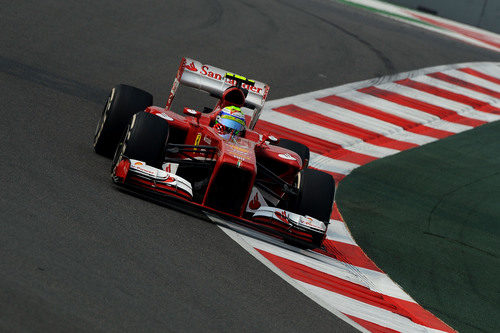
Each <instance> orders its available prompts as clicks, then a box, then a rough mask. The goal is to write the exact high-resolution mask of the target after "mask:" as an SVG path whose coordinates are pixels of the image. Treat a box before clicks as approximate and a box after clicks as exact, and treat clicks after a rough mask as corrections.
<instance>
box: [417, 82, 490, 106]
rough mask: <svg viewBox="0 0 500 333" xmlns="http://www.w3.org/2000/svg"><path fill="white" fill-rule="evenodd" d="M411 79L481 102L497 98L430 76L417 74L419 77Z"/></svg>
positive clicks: (488, 101)
mask: <svg viewBox="0 0 500 333" xmlns="http://www.w3.org/2000/svg"><path fill="white" fill-rule="evenodd" d="M413 80H415V81H417V82H422V83H425V84H428V85H431V86H434V87H438V88H441V89H445V90H448V91H452V92H454V93H456V94H461V95H464V96H468V97H471V98H474V99H478V100H480V101H483V102H485V103H488V104H492V103H495V102H496V101H497V99H496V98H495V97H492V96H489V95H486V94H482V93H480V92H477V91H474V90H470V89H467V88H464V87H460V86H457V85H455V84H452V83H448V82H446V81H442V80H439V79H435V78H433V77H430V76H419V77H415V78H413Z"/></svg>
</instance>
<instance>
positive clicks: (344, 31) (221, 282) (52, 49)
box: [0, 0, 499, 332]
mask: <svg viewBox="0 0 500 333" xmlns="http://www.w3.org/2000/svg"><path fill="white" fill-rule="evenodd" d="M0 13H1V14H0V17H1V20H0V31H1V34H0V45H2V47H1V49H0V52H1V53H0V69H1V73H0V79H1V82H2V89H1V90H0V96H1V101H2V105H1V112H2V115H1V121H0V144H1V147H0V152H1V158H0V184H1V195H0V226H1V232H0V331H48V330H50V331H95V330H103V331H124V330H126V331H188V330H189V331H235V330H243V331H286V332H293V331H295V332H304V331H310V330H315V331H318V332H322V331H330V332H331V331H347V330H349V329H350V327H349V326H348V325H347V324H345V323H343V322H342V321H340V320H339V319H337V318H336V317H334V316H333V315H332V314H331V313H329V312H328V311H326V310H324V309H322V308H321V307H319V306H318V305H316V304H315V303H314V302H313V301H311V300H309V299H308V298H307V297H306V296H304V295H302V294H300V293H299V292H298V291H296V290H295V289H294V288H292V287H291V286H289V285H288V284H287V283H286V282H284V281H283V280H281V279H280V278H279V277H278V276H276V275H275V274H274V273H272V272H271V271H269V270H268V269H267V268H265V267H264V266H263V265H261V264H260V263H259V262H257V260H255V259H254V258H252V257H251V256H250V255H248V254H247V253H246V252H245V250H243V249H242V248H241V247H239V246H238V245H237V244H236V243H234V242H233V241H232V240H231V239H230V238H229V237H227V236H226V235H225V234H224V233H223V232H222V231H221V230H220V229H219V228H218V227H216V226H215V225H213V224H210V223H207V222H205V221H201V220H198V219H195V218H191V217H188V216H186V215H184V214H182V213H179V212H176V211H175V210H171V209H168V208H165V207H161V206H158V205H155V204H153V203H150V202H146V201H143V200H141V199H138V198H136V197H133V196H131V195H128V194H125V193H122V192H120V191H118V190H117V189H115V188H113V187H112V186H111V184H110V179H109V168H110V161H108V160H107V159H105V158H102V157H100V156H97V155H96V154H94V153H93V151H92V148H91V142H92V137H93V132H94V129H95V125H96V122H97V119H98V117H99V114H100V112H101V110H102V105H103V103H104V101H105V99H106V97H107V94H108V91H109V89H110V88H111V87H112V86H113V85H115V84H117V83H128V84H132V85H136V86H138V87H141V88H143V89H146V90H149V91H150V92H151V93H153V95H154V96H155V104H157V105H162V104H164V103H165V101H166V96H167V95H168V90H169V88H170V85H171V82H172V79H173V76H174V73H175V71H176V70H177V67H178V63H179V61H180V58H181V57H182V56H190V57H193V58H195V59H199V60H201V61H202V62H206V63H210V64H213V65H216V66H219V67H222V68H226V69H230V70H233V71H235V72H237V73H241V74H246V75H247V76H250V77H252V78H255V79H258V80H262V81H264V82H267V83H269V84H270V85H271V94H270V97H269V99H275V98H280V97H286V96H290V95H294V94H298V93H302V92H307V91H312V90H317V89H321V88H326V87H332V86H335V85H339V84H343V83H348V82H353V81H357V80H362V79H368V78H372V77H375V76H379V75H384V74H390V73H396V72H402V71H407V70H412V69H417V68H422V67H427V66H433V65H440V64H448V63H457V62H464V61H476V60H477V61H480V60H496V61H498V59H499V56H498V55H497V54H496V53H493V52H490V51H486V50H482V49H479V48H475V47H472V46H469V45H466V44H462V43H460V42H457V41H454V40H451V39H448V38H445V37H441V36H437V35H434V34H432V33H430V32H426V31H423V30H419V29H418V28H415V27H411V26H407V25H404V24H402V23H399V22H395V21H392V20H390V19H387V18H383V17H378V16H373V14H372V13H369V12H363V11H359V9H355V8H351V7H347V6H345V5H342V4H337V3H335V2H331V1H308V2H303V1H299V0H296V1H295V0H289V1H268V0H262V1H233V0H231V1H229V0H228V1H183V2H178V1H175V2H174V1H137V2H134V1H120V2H113V1H102V0H99V1H83V2H82V1H71V0H69V1H68V0H66V1H49V0H47V1H23V0H15V1H4V2H3V3H2V6H1V9H0ZM188 97H189V96H188V95H186V96H185V97H184V100H183V99H182V98H181V99H180V100H178V101H177V102H179V101H180V104H177V105H178V106H182V104H183V103H188V102H187V100H188Z"/></svg>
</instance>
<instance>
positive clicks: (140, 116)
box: [114, 112, 169, 168]
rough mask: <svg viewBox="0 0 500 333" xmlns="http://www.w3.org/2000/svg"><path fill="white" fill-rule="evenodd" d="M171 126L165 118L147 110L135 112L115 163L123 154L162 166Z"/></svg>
mask: <svg viewBox="0 0 500 333" xmlns="http://www.w3.org/2000/svg"><path fill="white" fill-rule="evenodd" d="M168 133H169V126H168V123H167V121H166V120H165V119H162V118H160V117H158V116H155V115H154V114H151V113H147V112H139V113H137V114H135V115H134V116H133V117H132V119H131V120H130V123H129V125H128V128H127V131H126V132H125V134H124V135H123V138H122V142H120V144H119V145H118V148H117V150H116V153H115V158H114V161H115V162H114V163H116V161H118V160H120V159H121V158H122V157H123V156H125V157H127V158H129V159H134V160H139V161H142V162H145V163H146V164H147V165H150V166H153V167H155V168H161V166H162V163H163V160H164V157H165V149H166V144H167V140H168Z"/></svg>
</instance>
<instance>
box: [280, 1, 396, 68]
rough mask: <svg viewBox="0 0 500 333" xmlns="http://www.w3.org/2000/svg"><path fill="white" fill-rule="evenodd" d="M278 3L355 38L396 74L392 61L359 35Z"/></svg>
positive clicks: (296, 8) (290, 6) (301, 10)
mask: <svg viewBox="0 0 500 333" xmlns="http://www.w3.org/2000/svg"><path fill="white" fill-rule="evenodd" d="M278 2H279V3H281V4H282V5H284V6H287V7H289V8H293V9H295V10H296V11H298V12H300V13H304V14H307V15H309V16H311V17H314V18H316V19H318V20H320V21H321V22H323V23H326V24H328V25H330V26H332V27H334V28H335V29H337V30H340V31H341V32H343V33H344V34H346V35H348V36H351V37H352V38H354V39H355V40H357V41H358V42H359V43H361V44H363V45H364V46H366V47H367V48H368V49H369V50H370V51H372V52H373V53H374V54H375V55H376V56H377V57H378V58H379V59H380V60H381V61H382V62H383V63H384V66H385V68H386V69H387V70H388V71H389V72H390V73H389V74H392V73H395V72H396V67H395V66H394V64H393V63H392V61H391V60H390V59H389V58H388V57H387V56H386V55H385V54H384V53H383V52H382V51H380V50H378V49H377V48H375V47H374V46H373V45H372V44H370V43H369V42H367V41H365V40H364V39H362V38H361V37H359V36H358V35H356V34H354V33H352V32H351V31H349V30H347V29H345V28H343V27H341V26H340V25H338V24H335V23H333V22H330V21H329V20H327V19H325V18H323V17H321V16H319V15H316V14H313V13H310V12H307V11H305V10H304V8H298V7H295V6H293V5H290V4H287V3H284V2H283V1H281V0H278Z"/></svg>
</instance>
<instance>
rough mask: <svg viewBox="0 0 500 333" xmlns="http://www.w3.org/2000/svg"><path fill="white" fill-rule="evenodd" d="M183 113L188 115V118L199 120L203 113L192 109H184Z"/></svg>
mask: <svg viewBox="0 0 500 333" xmlns="http://www.w3.org/2000/svg"><path fill="white" fill-rule="evenodd" d="M183 113H184V114H186V115H188V116H191V117H195V118H197V119H200V117H201V112H198V111H196V110H193V109H190V108H184V111H183Z"/></svg>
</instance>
